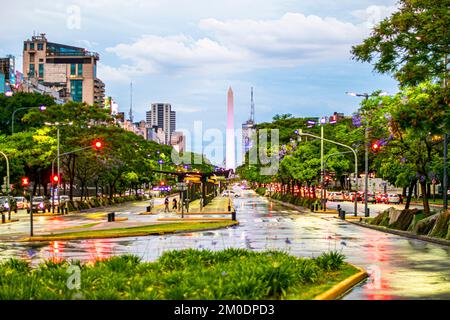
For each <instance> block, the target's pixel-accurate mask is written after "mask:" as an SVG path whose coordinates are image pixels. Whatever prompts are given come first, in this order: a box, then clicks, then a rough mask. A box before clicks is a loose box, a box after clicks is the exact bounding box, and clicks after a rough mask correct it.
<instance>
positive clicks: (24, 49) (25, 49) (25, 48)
mask: <svg viewBox="0 0 450 320" xmlns="http://www.w3.org/2000/svg"><path fill="white" fill-rule="evenodd" d="M27 49H28V46H27V43H26V42H24V43H23V51H27Z"/></svg>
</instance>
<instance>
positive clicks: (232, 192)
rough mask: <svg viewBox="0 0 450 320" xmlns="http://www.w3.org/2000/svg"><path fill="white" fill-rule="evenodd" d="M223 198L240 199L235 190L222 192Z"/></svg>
mask: <svg viewBox="0 0 450 320" xmlns="http://www.w3.org/2000/svg"><path fill="white" fill-rule="evenodd" d="M222 197H239V195H238V194H237V193H235V192H234V191H233V190H225V191H224V192H222Z"/></svg>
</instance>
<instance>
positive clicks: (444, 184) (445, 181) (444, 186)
mask: <svg viewBox="0 0 450 320" xmlns="http://www.w3.org/2000/svg"><path fill="white" fill-rule="evenodd" d="M444 64H445V75H444V88H445V89H446V88H447V74H448V69H447V65H448V56H447V54H446V55H445V58H444ZM447 153H448V133H447V132H446V133H445V134H444V176H443V179H442V196H443V204H444V210H447V209H448V197H447V189H448V176H447Z"/></svg>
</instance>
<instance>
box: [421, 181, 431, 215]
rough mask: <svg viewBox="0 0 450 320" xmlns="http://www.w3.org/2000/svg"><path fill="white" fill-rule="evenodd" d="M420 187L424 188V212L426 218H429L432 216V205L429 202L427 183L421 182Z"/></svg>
mask: <svg viewBox="0 0 450 320" xmlns="http://www.w3.org/2000/svg"><path fill="white" fill-rule="evenodd" d="M420 186H421V188H422V196H423V211H424V213H425V216H429V215H430V203H429V202H428V193H427V192H426V190H427V182H426V181H423V182H422V181H421V182H420Z"/></svg>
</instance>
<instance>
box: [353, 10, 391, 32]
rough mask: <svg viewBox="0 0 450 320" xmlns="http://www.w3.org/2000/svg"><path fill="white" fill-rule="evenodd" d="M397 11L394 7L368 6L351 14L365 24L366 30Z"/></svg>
mask: <svg viewBox="0 0 450 320" xmlns="http://www.w3.org/2000/svg"><path fill="white" fill-rule="evenodd" d="M396 10H397V7H396V6H375V5H372V6H369V7H367V8H366V9H363V10H354V11H352V12H351V14H352V15H353V16H354V17H356V18H359V19H362V20H363V21H364V22H365V25H366V26H367V27H368V28H371V27H372V26H374V25H375V24H377V23H378V22H380V21H381V20H383V19H384V18H386V17H388V16H390V15H391V14H392V13H394V12H395V11H396Z"/></svg>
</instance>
